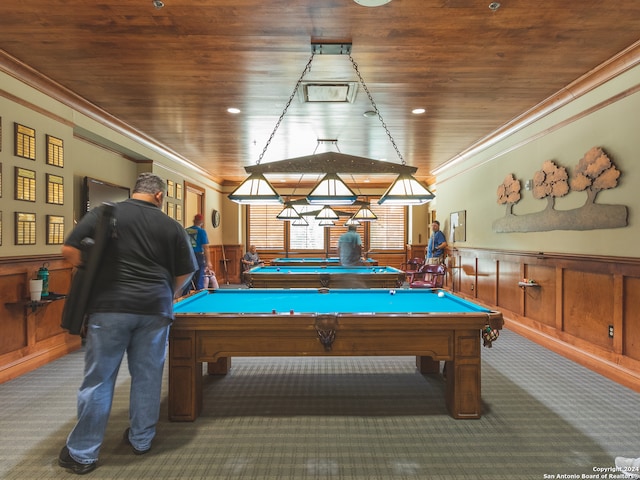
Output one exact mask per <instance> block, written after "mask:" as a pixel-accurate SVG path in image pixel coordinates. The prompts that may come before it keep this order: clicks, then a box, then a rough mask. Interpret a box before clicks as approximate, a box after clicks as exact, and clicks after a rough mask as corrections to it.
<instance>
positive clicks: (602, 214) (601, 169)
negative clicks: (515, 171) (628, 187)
mask: <svg viewBox="0 0 640 480" xmlns="http://www.w3.org/2000/svg"><path fill="white" fill-rule="evenodd" d="M619 177H620V171H619V170H618V169H617V168H616V166H615V165H614V164H613V162H612V161H611V159H610V158H609V156H608V155H607V154H606V153H605V152H604V150H603V149H602V148H600V147H593V148H591V149H590V150H589V151H588V152H587V153H586V154H585V155H584V157H582V158H581V159H580V160H579V161H578V165H577V166H576V168H575V172H574V175H573V177H572V178H571V179H569V175H568V174H567V171H566V169H565V168H564V167H559V166H557V165H556V164H555V163H554V162H553V161H551V160H547V161H545V162H544V163H543V164H542V169H541V170H539V171H537V172H535V174H534V177H533V192H532V193H533V197H534V198H536V199H543V198H546V199H547V207H546V208H545V209H544V210H542V211H540V212H535V213H529V214H525V215H516V214H514V213H513V206H514V204H515V203H517V202H518V201H519V199H520V193H519V190H518V196H517V199H516V197H515V196H514V197H512V198H514V199H515V201H514V202H512V203H509V201H508V200H507V198H508V196H507V194H506V192H507V187H508V186H509V185H512V184H513V181H511V180H510V178H513V175H509V176H507V178H506V179H505V181H504V182H503V183H502V185H500V186H499V187H498V204H504V203H507V204H508V205H507V212H506V214H505V216H504V217H503V218H499V219H497V220H495V221H494V222H493V231H494V232H498V233H505V232H543V231H549V230H595V229H599V228H619V227H625V226H627V225H628V219H627V216H628V215H627V207H626V206H625V205H603V204H598V203H595V200H596V196H597V195H598V193H599V192H600V191H602V190H605V189H610V188H615V187H616V186H617V185H618V178H619ZM514 180H515V179H514ZM515 181H516V182H517V183H518V185H519V183H520V182H519V181H517V180H515ZM571 191H572V192H582V191H586V192H587V198H586V200H585V203H584V205H582V206H581V207H579V208H574V209H572V210H556V208H555V202H556V198H560V197H563V196H565V195H567V194H568V193H570V192H571Z"/></svg>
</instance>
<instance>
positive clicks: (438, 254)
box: [425, 220, 447, 265]
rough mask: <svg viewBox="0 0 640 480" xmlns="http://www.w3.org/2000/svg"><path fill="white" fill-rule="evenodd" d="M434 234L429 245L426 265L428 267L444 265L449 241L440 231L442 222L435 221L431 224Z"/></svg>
mask: <svg viewBox="0 0 640 480" xmlns="http://www.w3.org/2000/svg"><path fill="white" fill-rule="evenodd" d="M431 230H432V232H433V233H432V234H431V237H430V238H429V243H428V244H427V252H426V253H427V256H426V259H425V263H426V264H428V265H438V264H440V263H444V254H445V251H446V248H447V239H446V238H445V237H444V233H442V230H440V222H439V221H438V220H434V221H433V223H432V224H431Z"/></svg>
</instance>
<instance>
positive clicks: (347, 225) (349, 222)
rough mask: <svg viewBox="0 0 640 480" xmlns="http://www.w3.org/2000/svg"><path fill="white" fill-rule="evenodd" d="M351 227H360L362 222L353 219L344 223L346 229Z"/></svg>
mask: <svg viewBox="0 0 640 480" xmlns="http://www.w3.org/2000/svg"><path fill="white" fill-rule="evenodd" d="M351 225H355V226H356V227H357V226H359V225H360V222H359V221H358V220H355V219H354V218H353V217H351V218H350V219H349V220H347V221H346V222H344V226H345V227H349V226H351Z"/></svg>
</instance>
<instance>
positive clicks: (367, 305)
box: [174, 288, 490, 314]
mask: <svg viewBox="0 0 640 480" xmlns="http://www.w3.org/2000/svg"><path fill="white" fill-rule="evenodd" d="M393 291H394V292H395V293H394V294H391V293H390V290H389V289H336V290H330V291H329V292H328V293H320V292H319V291H318V290H316V289H259V288H254V289H222V290H216V291H202V292H199V293H197V294H194V295H192V296H190V297H187V298H185V299H183V300H181V301H179V302H177V303H176V304H175V305H174V312H175V313H176V314H185V313H190V314H193V313H214V314H215V313H223V314H226V313H251V314H253V313H273V311H274V310H275V311H276V312H278V313H280V312H290V311H291V310H293V311H294V312H297V313H319V314H323V313H336V312H339V313H362V314H371V313H383V314H384V313H402V314H406V313H443V314H446V313H489V312H490V310H488V309H486V308H484V307H481V306H479V305H476V304H474V303H472V302H470V301H467V300H464V299H462V298H460V297H457V296H456V295H453V294H451V293H448V292H445V291H442V290H439V291H436V290H410V289H397V290H393ZM440 292H442V296H439V295H438V293H440Z"/></svg>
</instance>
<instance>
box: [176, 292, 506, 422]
mask: <svg viewBox="0 0 640 480" xmlns="http://www.w3.org/2000/svg"><path fill="white" fill-rule="evenodd" d="M439 293H440V292H438V291H435V290H434V291H432V290H409V289H406V290H405V289H402V290H398V291H397V292H396V293H395V294H393V295H392V294H390V293H389V290H387V289H369V290H330V291H328V292H325V291H318V290H315V289H294V290H291V289H221V290H215V291H213V290H212V291H206V290H205V291H201V292H198V293H195V294H193V295H191V296H189V297H186V298H184V299H182V300H180V301H179V302H177V303H176V304H175V305H174V311H175V320H174V323H173V325H172V327H171V333H170V339H169V418H170V420H172V421H193V420H195V419H196V418H197V417H198V416H199V415H200V412H201V410H202V402H203V398H202V364H203V363H204V362H207V363H208V372H209V373H210V374H225V373H227V372H228V369H229V368H230V364H231V357H262V356H264V357H269V356H362V355H390V356H396V355H411V356H415V357H416V365H417V367H418V368H419V370H420V371H421V372H422V373H432V374H439V372H440V367H439V365H440V361H444V362H445V368H446V388H445V396H446V404H447V408H448V410H449V412H450V413H451V415H452V416H453V417H454V418H457V419H468V418H480V416H481V413H482V411H481V408H482V403H481V396H480V373H481V365H480V351H481V344H480V338H481V331H486V329H487V328H488V329H490V331H495V332H497V331H498V330H499V329H501V328H502V323H503V321H502V314H500V313H499V312H496V311H492V310H488V309H486V308H483V307H481V306H479V305H476V304H475V303H473V302H470V301H467V300H464V299H462V298H460V297H458V296H456V295H453V294H450V293H444V292H443V293H442V295H441V296H440V295H438V294H439ZM489 345H490V344H489Z"/></svg>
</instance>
